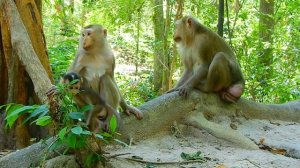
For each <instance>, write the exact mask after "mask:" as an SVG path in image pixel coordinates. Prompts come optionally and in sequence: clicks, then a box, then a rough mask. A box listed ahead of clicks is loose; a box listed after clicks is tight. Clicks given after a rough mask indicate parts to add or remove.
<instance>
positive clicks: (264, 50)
mask: <svg viewBox="0 0 300 168" xmlns="http://www.w3.org/2000/svg"><path fill="white" fill-rule="evenodd" d="M259 12H260V18H259V37H260V47H261V48H260V50H261V52H260V54H259V63H260V64H262V65H263V67H264V68H265V70H264V71H263V74H261V76H259V82H260V84H261V86H262V88H264V92H268V90H265V89H266V88H268V87H267V85H268V82H267V81H268V79H270V78H271V77H272V72H273V66H272V34H273V31H274V24H275V22H274V18H273V17H274V0H260V6H259ZM268 43H269V44H268ZM265 46H268V47H265Z"/></svg>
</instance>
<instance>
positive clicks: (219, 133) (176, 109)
mask: <svg viewBox="0 0 300 168" xmlns="http://www.w3.org/2000/svg"><path fill="white" fill-rule="evenodd" d="M139 109H141V111H142V112H143V114H144V118H143V120H136V119H135V117H133V116H132V117H124V116H123V117H122V119H123V125H124V126H123V128H122V130H121V133H122V134H127V135H129V136H130V137H131V138H133V139H134V140H136V141H140V140H143V139H145V138H148V137H151V136H153V135H155V134H158V133H160V132H163V131H168V130H170V128H171V126H172V125H173V122H174V121H177V122H183V123H186V124H190V125H192V126H195V127H197V128H203V129H206V130H208V132H210V133H211V134H213V135H214V136H216V137H221V138H224V139H226V140H228V141H231V142H233V143H237V144H238V145H239V146H241V147H243V148H248V149H257V148H258V147H257V146H256V145H255V143H254V142H252V141H250V140H249V139H248V138H246V137H244V136H243V135H240V134H238V133H236V132H235V131H234V130H228V129H225V128H222V126H220V125H218V124H217V123H213V122H211V121H208V119H207V117H211V116H214V115H227V116H244V117H246V118H249V119H251V118H257V119H270V120H273V119H274V120H275V119H276V120H285V121H294V122H299V121H300V100H297V101H292V102H289V103H286V104H278V105H274V104H270V105H264V104H261V103H255V102H252V101H249V100H246V99H241V100H239V101H238V103H236V104H226V103H223V102H222V101H221V100H220V99H219V97H218V96H217V95H215V94H204V93H200V92H198V91H194V92H193V93H192V94H191V96H190V97H189V98H188V99H184V98H182V97H180V96H178V93H177V92H174V93H169V94H165V95H162V96H160V97H158V98H156V99H153V100H151V101H149V102H147V103H145V104H143V105H142V106H140V107H139ZM201 115H203V117H202V116H201ZM43 147H45V148H46V147H47V146H41V145H37V144H35V145H32V146H30V147H27V148H25V149H22V150H20V151H16V152H14V153H11V154H9V155H7V156H5V157H3V158H1V159H0V167H6V166H7V165H12V164H13V162H14V160H18V162H14V166H13V167H21V166H25V167H26V166H29V165H30V164H36V163H39V161H41V159H42V158H43V155H41V152H37V151H43V149H42V148H43ZM21 155H22V159H20V157H21ZM49 155H53V153H49ZM24 156H25V157H24ZM26 156H32V157H26ZM32 158H36V159H34V160H32Z"/></svg>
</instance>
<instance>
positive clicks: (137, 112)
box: [124, 105, 143, 120]
mask: <svg viewBox="0 0 300 168" xmlns="http://www.w3.org/2000/svg"><path fill="white" fill-rule="evenodd" d="M124 112H125V113H126V114H127V115H130V114H134V115H135V117H136V118H137V119H138V120H141V119H143V113H142V112H141V111H140V110H139V109H137V108H136V107H133V106H129V105H128V106H127V108H126V109H125V110H124Z"/></svg>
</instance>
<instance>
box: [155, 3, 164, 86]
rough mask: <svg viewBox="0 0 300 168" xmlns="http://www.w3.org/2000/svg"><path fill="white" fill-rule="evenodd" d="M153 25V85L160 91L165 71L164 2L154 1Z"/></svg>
mask: <svg viewBox="0 0 300 168" xmlns="http://www.w3.org/2000/svg"><path fill="white" fill-rule="evenodd" d="M153 8H154V15H153V23H154V36H155V42H154V74H153V83H154V89H155V90H156V91H160V89H161V87H162V78H163V76H162V73H161V70H162V69H164V66H165V65H164V63H163V58H164V48H163V44H162V42H163V41H164V32H163V30H165V28H164V13H163V1H162V0H153Z"/></svg>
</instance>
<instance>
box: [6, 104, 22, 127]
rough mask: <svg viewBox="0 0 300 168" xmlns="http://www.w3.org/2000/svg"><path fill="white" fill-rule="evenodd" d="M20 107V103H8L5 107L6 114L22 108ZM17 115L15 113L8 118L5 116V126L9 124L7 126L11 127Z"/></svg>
mask: <svg viewBox="0 0 300 168" xmlns="http://www.w3.org/2000/svg"><path fill="white" fill-rule="evenodd" d="M22 107H23V105H22V104H13V103H11V104H8V105H7V106H6V109H5V111H6V113H7V116H8V115H10V114H11V113H13V112H14V111H15V110H17V109H19V108H22ZM18 117H19V116H17V115H15V116H11V117H9V118H8V117H6V118H5V120H6V121H7V123H6V126H9V128H11V127H12V126H13V124H14V122H15V121H16V120H17V118H18Z"/></svg>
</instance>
